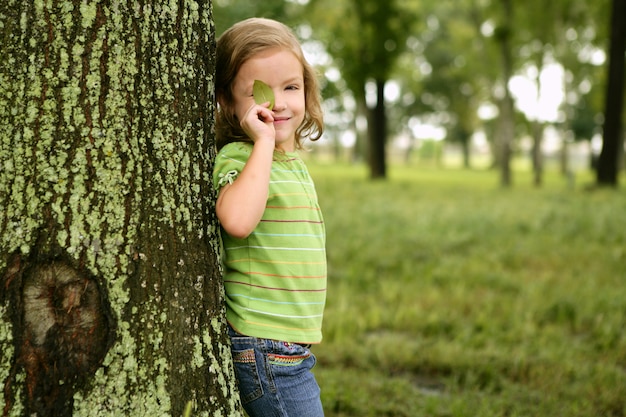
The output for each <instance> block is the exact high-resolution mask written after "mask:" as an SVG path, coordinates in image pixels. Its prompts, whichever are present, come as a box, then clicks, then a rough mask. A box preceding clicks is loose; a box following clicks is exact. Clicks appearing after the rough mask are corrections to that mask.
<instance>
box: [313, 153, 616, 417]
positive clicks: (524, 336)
mask: <svg viewBox="0 0 626 417" xmlns="http://www.w3.org/2000/svg"><path fill="white" fill-rule="evenodd" d="M309 168H310V171H311V174H312V175H313V177H314V179H315V181H316V185H317V189H318V194H319V198H320V201H321V205H322V209H323V210H324V215H325V219H326V223H327V233H328V261H329V287H328V303H327V309H326V315H325V320H324V335H325V339H324V342H323V343H322V344H321V345H320V346H316V347H315V348H314V353H315V354H316V355H317V357H318V366H317V367H316V368H315V373H316V376H317V379H318V382H319V384H320V386H321V387H322V400H323V403H324V407H325V410H326V415H327V417H333V416H335V417H339V416H341V417H347V416H358V417H366V416H377V417H380V416H407V417H420V416H455V417H457V416H458V417H465V416H467V417H469V416H472V417H475V416H481V417H491V416H567V417H576V416H580V417H583V416H584V417H589V416H626V405H625V404H626V333H625V332H624V330H625V327H626V326H625V325H626V192H625V191H624V190H623V189H618V190H604V189H600V190H595V191H588V190H586V188H585V187H584V185H585V183H592V181H593V176H592V174H591V173H587V174H579V175H578V178H577V184H576V186H575V187H572V186H571V184H570V183H568V182H567V181H566V180H565V179H563V178H562V177H560V176H559V175H557V174H556V173H547V174H546V181H545V185H544V187H542V188H540V189H537V188H534V187H532V186H531V185H530V184H531V179H530V174H528V173H523V172H516V173H515V174H514V184H513V186H512V187H511V188H510V189H502V188H500V187H499V185H498V174H497V173H496V172H493V171H465V170H459V169H456V170H451V169H449V170H443V169H435V168H415V167H413V168H410V167H400V166H394V167H391V168H390V171H389V178H388V180H386V181H370V180H368V179H367V176H368V175H367V171H366V168H364V167H350V166H345V165H344V166H337V165H323V164H321V163H317V164H316V163H312V162H310V163H309Z"/></svg>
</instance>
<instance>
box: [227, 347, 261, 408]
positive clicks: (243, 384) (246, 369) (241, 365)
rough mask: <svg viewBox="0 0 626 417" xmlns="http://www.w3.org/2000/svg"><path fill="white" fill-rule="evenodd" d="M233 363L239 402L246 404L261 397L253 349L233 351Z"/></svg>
mask: <svg viewBox="0 0 626 417" xmlns="http://www.w3.org/2000/svg"><path fill="white" fill-rule="evenodd" d="M233 363H234V365H235V374H236V377H237V381H238V385H239V395H240V396H241V402H242V403H243V404H247V403H249V402H251V401H254V400H256V399H258V398H260V397H262V396H263V388H262V387H261V380H260V378H259V372H258V369H257V364H256V355H255V353H254V349H245V350H233Z"/></svg>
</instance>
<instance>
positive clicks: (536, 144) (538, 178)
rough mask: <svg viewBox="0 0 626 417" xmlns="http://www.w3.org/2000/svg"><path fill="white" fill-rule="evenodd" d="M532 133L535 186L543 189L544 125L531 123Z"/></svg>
mask: <svg viewBox="0 0 626 417" xmlns="http://www.w3.org/2000/svg"><path fill="white" fill-rule="evenodd" d="M530 129H531V131H532V137H533V146H532V150H531V152H532V162H533V163H532V165H533V185H534V186H535V187H541V185H542V184H543V153H542V152H541V142H542V139H543V123H542V122H540V121H539V120H533V121H532V122H531V123H530Z"/></svg>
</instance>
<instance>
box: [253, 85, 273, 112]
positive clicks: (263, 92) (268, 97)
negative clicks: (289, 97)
mask: <svg viewBox="0 0 626 417" xmlns="http://www.w3.org/2000/svg"><path fill="white" fill-rule="evenodd" d="M252 94H253V95H254V102H255V103H256V104H263V103H267V102H268V101H269V102H270V107H269V109H270V110H272V109H273V108H274V92H273V91H272V88H271V87H270V86H269V85H267V84H265V83H264V82H263V81H260V80H254V85H253V86H252Z"/></svg>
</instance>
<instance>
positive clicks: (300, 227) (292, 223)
mask: <svg viewBox="0 0 626 417" xmlns="http://www.w3.org/2000/svg"><path fill="white" fill-rule="evenodd" d="M252 147H253V145H252V144H250V143H244V142H234V143H230V144H228V145H225V146H224V147H223V148H222V149H221V150H220V151H219V152H218V154H217V157H216V160H215V168H214V170H213V184H214V186H215V188H216V189H217V190H219V189H220V188H221V187H222V186H224V185H225V184H227V183H228V182H231V183H232V181H234V180H235V178H236V177H237V175H238V174H239V173H240V172H241V170H242V169H243V167H244V165H245V164H246V161H247V160H248V158H249V157H250V154H251V152H252ZM222 241H223V243H224V287H225V289H226V306H227V309H226V318H227V319H228V321H229V323H230V324H231V326H233V328H234V329H235V330H236V331H237V332H239V333H241V334H244V335H248V336H255V337H262V338H266V339H275V340H281V341H286V342H298V343H319V342H320V341H321V340H322V315H323V311H324V303H325V300H326V249H325V241H326V232H325V226H324V220H323V218H322V212H321V210H320V207H319V205H318V202H317V194H316V192H315V187H314V184H313V181H312V180H311V177H310V175H309V173H308V171H307V169H306V166H305V165H304V162H302V160H301V159H300V157H299V156H298V154H297V153H295V152H278V151H275V152H274V157H273V161H272V170H271V174H270V184H269V195H268V198H267V204H266V207H265V212H264V213H263V217H262V218H261V221H260V222H259V224H258V225H257V227H256V229H255V230H254V232H252V233H251V234H250V236H248V237H247V238H245V239H236V238H233V237H232V236H230V235H228V233H226V232H225V231H224V230H223V229H222Z"/></svg>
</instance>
